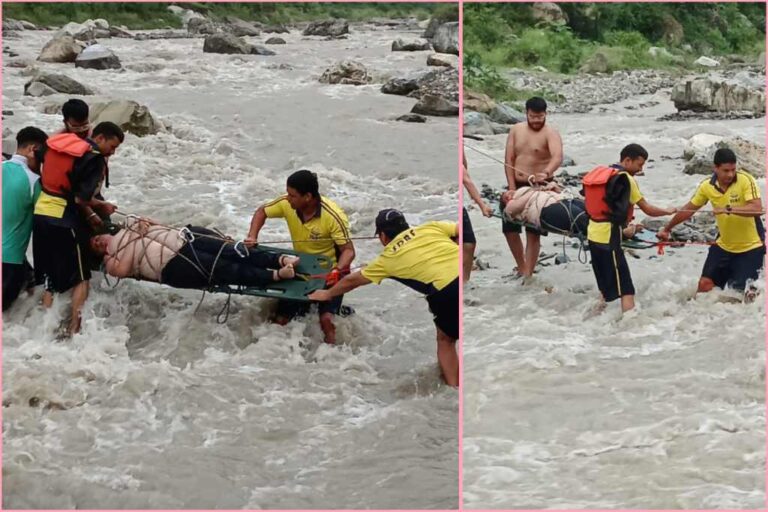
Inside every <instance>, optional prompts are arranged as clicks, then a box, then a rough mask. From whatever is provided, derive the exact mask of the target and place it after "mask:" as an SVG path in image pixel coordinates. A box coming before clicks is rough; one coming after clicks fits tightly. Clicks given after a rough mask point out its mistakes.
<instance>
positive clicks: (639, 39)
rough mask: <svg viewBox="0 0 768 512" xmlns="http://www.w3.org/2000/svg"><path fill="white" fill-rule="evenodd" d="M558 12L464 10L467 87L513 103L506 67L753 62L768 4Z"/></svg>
mask: <svg viewBox="0 0 768 512" xmlns="http://www.w3.org/2000/svg"><path fill="white" fill-rule="evenodd" d="M558 5H559V7H560V9H561V13H562V15H563V16H562V17H561V18H560V19H556V18H557V16H553V17H552V19H541V16H540V15H539V19H538V20H537V19H536V14H535V13H534V10H533V7H532V6H533V4H527V3H526V4H523V3H515V4H512V3H508V4H465V5H464V43H465V44H464V66H465V77H466V78H465V85H466V87H467V88H470V89H472V90H476V91H478V92H484V93H486V94H489V95H490V96H492V97H496V98H503V99H507V100H510V99H513V98H516V97H518V96H520V95H521V93H519V91H515V90H514V89H512V88H511V87H510V86H509V84H508V83H507V81H506V80H505V79H504V77H503V71H500V70H501V69H503V68H520V69H537V68H539V67H543V68H545V69H546V70H547V71H549V72H554V73H564V74H572V73H576V72H579V71H585V72H604V73H611V72H613V71H618V70H631V69H666V70H685V69H691V68H693V67H695V66H694V64H693V62H694V60H695V59H697V58H698V57H699V56H700V55H702V54H706V55H708V56H715V57H717V56H723V55H730V54H740V55H742V56H747V57H750V58H751V57H754V56H757V55H758V54H759V53H760V52H762V51H764V49H765V33H764V30H765V28H764V27H765V7H764V5H763V4H735V3H733V4H725V3H723V4H691V3H685V4H671V3H670V4H664V3H655V4H639V3H620V4H612V3H605V4H586V3H563V4H558ZM654 46H655V47H657V49H653V50H652V47H654ZM545 92H546V91H544V93H545ZM529 94H530V92H525V93H523V95H529ZM545 97H547V96H546V95H545ZM551 99H554V98H551Z"/></svg>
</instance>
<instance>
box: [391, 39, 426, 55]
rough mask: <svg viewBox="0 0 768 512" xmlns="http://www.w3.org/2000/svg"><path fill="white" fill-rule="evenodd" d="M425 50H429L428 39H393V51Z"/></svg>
mask: <svg viewBox="0 0 768 512" xmlns="http://www.w3.org/2000/svg"><path fill="white" fill-rule="evenodd" d="M425 50H429V41H427V40H426V39H413V40H410V41H405V40H403V39H396V40H394V41H392V51H393V52H421V51H425Z"/></svg>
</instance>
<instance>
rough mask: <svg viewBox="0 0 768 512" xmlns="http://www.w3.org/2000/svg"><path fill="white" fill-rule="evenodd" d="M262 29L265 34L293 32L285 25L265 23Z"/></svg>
mask: <svg viewBox="0 0 768 512" xmlns="http://www.w3.org/2000/svg"><path fill="white" fill-rule="evenodd" d="M261 31H262V32H264V33H265V34H289V33H290V32H291V31H290V30H288V27H286V26H285V25H265V26H264V28H262V29H261Z"/></svg>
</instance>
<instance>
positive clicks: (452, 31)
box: [432, 21, 459, 55]
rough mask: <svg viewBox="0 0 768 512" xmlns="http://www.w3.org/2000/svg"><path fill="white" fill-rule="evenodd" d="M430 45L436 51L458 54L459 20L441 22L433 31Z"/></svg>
mask: <svg viewBox="0 0 768 512" xmlns="http://www.w3.org/2000/svg"><path fill="white" fill-rule="evenodd" d="M432 46H434V48H435V51H436V52H438V53H452V54H453V55H458V54H459V22H458V21H451V22H449V23H443V24H442V25H440V26H439V27H438V29H437V31H436V32H435V37H434V38H433V39H432Z"/></svg>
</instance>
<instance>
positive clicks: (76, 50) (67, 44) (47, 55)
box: [37, 35, 84, 62]
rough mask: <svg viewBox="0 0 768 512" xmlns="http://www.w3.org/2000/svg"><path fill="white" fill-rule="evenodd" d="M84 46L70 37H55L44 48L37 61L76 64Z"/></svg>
mask: <svg viewBox="0 0 768 512" xmlns="http://www.w3.org/2000/svg"><path fill="white" fill-rule="evenodd" d="M83 48H84V45H83V44H81V43H79V42H77V41H75V39H74V38H73V37H72V36H70V35H62V36H59V37H54V38H53V39H51V40H50V41H48V42H47V43H45V46H43V49H42V50H41V51H40V55H39V56H38V57H37V60H39V61H41V62H75V59H77V56H78V55H80V52H82V51H83Z"/></svg>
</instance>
